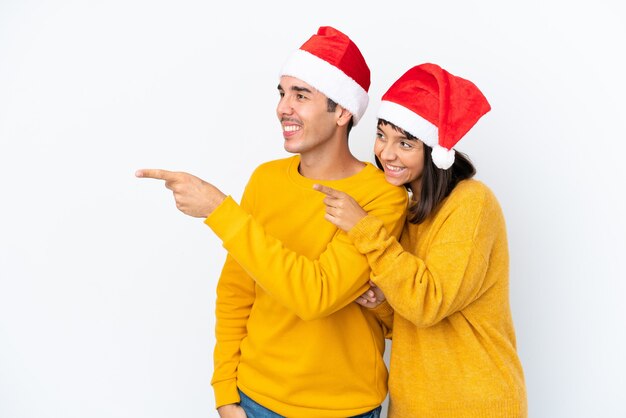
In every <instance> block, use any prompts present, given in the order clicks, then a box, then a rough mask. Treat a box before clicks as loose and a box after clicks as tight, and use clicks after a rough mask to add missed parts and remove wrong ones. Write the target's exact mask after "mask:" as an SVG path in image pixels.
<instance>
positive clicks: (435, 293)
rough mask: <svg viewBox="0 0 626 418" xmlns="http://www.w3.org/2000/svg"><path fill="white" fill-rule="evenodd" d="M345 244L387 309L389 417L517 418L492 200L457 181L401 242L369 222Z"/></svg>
mask: <svg viewBox="0 0 626 418" xmlns="http://www.w3.org/2000/svg"><path fill="white" fill-rule="evenodd" d="M349 236H350V237H351V239H353V242H354V243H355V245H356V247H357V248H358V249H359V251H361V252H362V253H363V254H366V255H367V258H368V261H369V263H370V265H371V266H372V279H373V281H374V282H375V283H376V284H377V285H378V286H379V287H380V288H381V290H383V292H384V293H385V295H386V296H387V301H388V303H389V305H391V306H392V307H393V310H394V311H395V315H394V317H393V344H392V348H391V367H390V376H389V394H390V408H389V417H390V418H413V417H419V418H435V417H437V418H443V417H445V418H465V417H468V418H469V417H482V418H487V417H489V418H495V417H498V418H507V417H526V416H527V403H526V390H525V384H524V375H523V371H522V366H521V364H520V361H519V358H518V356H517V353H516V342H515V332H514V328H513V321H512V319H511V313H510V307H509V272H508V267H509V256H508V248H507V238H506V227H505V222H504V218H503V215H502V211H501V209H500V206H499V204H498V202H497V200H496V198H495V196H494V195H493V194H492V192H491V191H490V190H489V189H488V188H487V187H486V186H485V185H484V184H482V183H480V182H478V181H476V180H465V181H462V182H461V183H459V184H458V185H457V186H456V188H455V189H454V190H453V192H452V193H451V195H450V196H449V197H448V198H447V199H446V200H445V201H444V202H442V204H441V205H440V207H439V208H438V209H437V211H436V212H435V213H433V214H431V216H430V217H429V218H427V219H426V221H425V222H423V223H422V224H419V225H414V224H411V223H408V222H407V224H406V225H405V228H404V231H403V233H402V238H401V243H398V241H397V240H396V238H395V237H393V236H390V235H389V234H388V233H387V232H386V230H385V226H384V224H383V223H381V222H380V221H379V220H377V219H376V217H374V216H367V217H366V218H364V219H363V220H362V221H361V222H360V223H359V224H357V225H356V226H355V227H354V228H353V229H352V230H350V232H349ZM389 305H386V304H383V305H381V306H380V307H379V308H377V310H378V313H379V314H380V315H382V316H385V315H387V314H388V313H389V311H388V310H390V308H389Z"/></svg>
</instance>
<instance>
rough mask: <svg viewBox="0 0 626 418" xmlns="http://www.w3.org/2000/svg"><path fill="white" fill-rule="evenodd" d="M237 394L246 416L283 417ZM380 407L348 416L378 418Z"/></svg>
mask: <svg viewBox="0 0 626 418" xmlns="http://www.w3.org/2000/svg"><path fill="white" fill-rule="evenodd" d="M239 396H240V397H241V402H240V403H239V405H240V406H241V407H242V408H243V410H244V411H246V415H247V416H248V418H285V417H283V416H282V415H278V414H277V413H276V412H272V411H270V410H269V409H267V408H265V407H263V406H261V405H259V404H258V403H256V402H254V401H253V400H252V399H250V398H249V397H248V396H246V394H245V393H243V392H242V391H239ZM381 409H382V407H380V406H379V407H378V408H376V409H374V410H372V411H369V412H366V413H364V414H361V415H356V416H354V417H349V418H379V417H380V411H381Z"/></svg>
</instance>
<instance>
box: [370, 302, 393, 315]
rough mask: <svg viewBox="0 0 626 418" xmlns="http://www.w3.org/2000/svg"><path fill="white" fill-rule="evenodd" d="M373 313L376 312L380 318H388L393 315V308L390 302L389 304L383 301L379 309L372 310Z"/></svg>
mask: <svg viewBox="0 0 626 418" xmlns="http://www.w3.org/2000/svg"><path fill="white" fill-rule="evenodd" d="M371 311H372V312H374V313H375V314H376V315H378V316H379V317H386V316H389V315H391V314H393V308H392V307H391V305H390V304H389V302H387V301H386V300H385V301H383V302H382V303H381V304H380V305H378V306H377V307H375V308H372V309H371Z"/></svg>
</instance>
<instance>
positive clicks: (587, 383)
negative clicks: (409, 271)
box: [0, 0, 626, 418]
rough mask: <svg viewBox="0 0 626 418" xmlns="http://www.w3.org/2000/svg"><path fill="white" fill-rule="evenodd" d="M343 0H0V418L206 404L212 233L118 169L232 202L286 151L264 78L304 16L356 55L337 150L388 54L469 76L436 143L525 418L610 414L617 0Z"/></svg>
mask: <svg viewBox="0 0 626 418" xmlns="http://www.w3.org/2000/svg"><path fill="white" fill-rule="evenodd" d="M365 3H366V2H362V1H358V2H357V1H344V2H328V1H308V2H284V3H281V2H276V1H258V2H249V4H246V3H242V2H236V1H232V2H209V1H200V0H197V1H193V0H178V1H147V0H123V1H122V0H110V1H107V2H96V1H78V0H76V1H71V0H58V1H54V2H53V1H30V0H21V1H17V0H0V188H1V197H0V199H1V204H0V417H3V418H24V417H28V418H35V417H36V418H43V417H46V418H47V417H55V418H56V417H58V418H74V417H76V418H79V417H80V418H84V417H89V418H100V417H116V418H117V417H133V418H135V417H151V418H159V417H164V418H165V417H168V418H170V417H208V416H215V412H214V411H213V408H214V403H213V394H212V390H211V388H210V384H209V382H210V378H211V374H212V349H213V344H214V336H213V325H214V312H213V311H214V301H215V292H214V291H215V285H216V281H217V277H218V273H219V270H220V268H221V264H222V262H223V260H224V256H225V254H224V250H223V249H222V247H221V246H220V242H219V241H218V240H217V239H216V238H215V237H214V236H213V235H212V232H211V231H210V230H209V229H208V228H207V227H206V226H204V225H203V223H202V220H199V219H193V218H188V217H186V216H184V215H182V214H181V213H180V212H178V211H177V210H176V208H175V206H174V204H173V200H172V197H171V195H170V193H169V191H167V190H166V189H164V188H163V186H162V184H161V183H160V182H157V181H152V180H145V179H144V180H140V179H136V178H135V177H134V171H135V170H136V169H138V168H144V167H159V168H165V169H171V170H184V171H189V172H192V173H194V174H197V175H199V176H201V177H203V178H205V179H207V180H210V181H212V182H214V183H215V184H216V185H218V186H219V187H220V188H222V190H224V191H226V192H228V193H230V194H232V195H233V196H234V197H235V198H236V199H239V198H240V196H241V192H242V190H243V187H244V185H245V183H246V181H247V179H248V177H249V175H250V173H251V172H252V170H253V169H254V168H255V167H256V166H257V165H258V164H259V163H260V162H263V161H266V160H270V159H274V158H278V157H283V156H285V155H286V153H285V152H284V151H283V149H282V137H281V134H280V130H279V125H278V123H277V121H276V117H275V114H274V109H275V105H276V103H277V98H278V95H277V93H276V84H277V82H278V78H277V73H278V71H279V68H280V66H281V64H282V63H283V61H284V59H285V58H286V56H287V55H288V53H289V52H291V51H292V50H293V49H296V48H297V47H299V46H300V45H301V44H302V43H303V42H304V41H305V40H306V39H308V37H309V36H311V35H312V34H313V33H314V32H315V31H316V30H317V27H318V26H320V25H333V26H336V27H337V28H339V29H341V30H343V31H344V32H346V33H348V34H349V35H350V36H351V37H352V38H353V39H354V40H355V41H356V42H357V44H358V45H359V47H360V48H361V50H362V52H363V54H364V55H365V57H366V59H367V60H368V62H369V64H370V67H371V69H372V74H373V78H372V87H371V89H370V92H371V97H372V100H371V105H370V107H369V109H368V111H367V113H366V115H365V117H364V119H363V120H362V122H361V124H360V125H359V126H358V127H357V128H356V129H355V130H354V131H353V133H352V135H351V147H352V149H353V150H354V153H355V154H356V155H357V156H359V157H360V158H361V159H364V160H371V157H372V154H371V148H372V144H373V137H374V124H375V115H376V109H377V107H378V100H379V98H380V96H381V95H382V93H383V92H384V91H385V89H386V87H388V86H389V85H390V83H391V82H392V81H394V80H395V79H396V78H397V77H398V76H400V75H401V74H402V73H403V72H404V71H405V70H407V69H408V68H409V67H411V66H413V65H415V64H418V63H421V62H426V61H430V62H435V63H438V64H441V65H442V66H443V67H445V68H447V69H449V70H450V71H451V72H453V73H456V74H458V75H462V76H464V77H466V78H469V79H470V80H472V81H474V82H475V83H476V84H477V85H478V86H479V87H480V88H481V89H482V90H483V91H484V93H485V95H486V96H487V97H488V98H489V100H490V102H491V104H492V107H493V110H492V112H490V113H489V114H488V115H487V116H485V118H483V119H482V120H481V121H480V122H479V124H478V125H476V127H475V129H474V130H473V131H472V132H471V133H470V134H469V135H468V136H467V137H466V138H465V139H464V141H463V142H462V143H461V144H459V147H458V148H459V149H460V150H462V151H465V152H467V153H468V154H469V155H470V156H471V157H472V159H473V160H474V162H475V163H476V165H477V167H478V171H479V174H478V178H480V179H481V180H483V181H485V182H486V183H487V184H489V185H490V186H491V187H492V188H493V190H494V191H495V192H496V194H497V196H498V197H499V199H500V202H501V204H502V206H503V209H504V211H505V216H506V218H507V223H508V230H509V242H510V251H511V303H512V309H513V316H514V321H515V325H516V330H517V337H518V348H519V353H520V356H521V359H522V362H523V366H524V371H525V376H526V383H527V387H528V397H529V404H530V416H531V417H533V418H540V417H549V418H557V417H562V418H572V417H624V416H626V411H625V410H626V407H624V403H623V399H624V392H625V391H626V378H625V376H626V361H625V359H626V355H625V354H624V353H625V352H626V343H625V337H626V325H625V322H626V321H625V318H626V304H625V303H624V300H625V299H624V293H625V290H626V286H625V285H624V279H625V276H626V275H625V273H624V268H623V264H624V263H623V260H624V257H625V254H626V244H625V241H626V240H625V238H624V235H625V232H626V225H625V221H624V217H623V213H624V212H626V207H625V206H626V205H625V204H624V199H623V190H624V180H625V179H624V174H623V173H624V169H623V167H622V166H621V164H622V161H623V153H624V145H623V144H624V139H625V135H624V119H625V115H626V106H625V101H624V95H625V94H626V85H625V81H624V79H625V78H624V74H626V64H625V62H624V57H625V53H624V51H625V49H624V39H626V26H625V25H624V22H625V21H626V13H625V12H624V11H623V10H624V7H623V5H621V4H620V2H619V1H617V0H615V1H609V0H599V1H595V2H576V1H574V2H572V1H565V0H563V1H546V0H543V1H533V0H529V1H524V2H517V3H513V2H501V1H495V0H493V1H485V2H471V1H458V2H436V1H431V2H419V1H412V2H394V1H385V2H377V3H376V4H375V5H366V4H365ZM592 4H593V5H592ZM409 5H410V6H409ZM286 210H288V208H286Z"/></svg>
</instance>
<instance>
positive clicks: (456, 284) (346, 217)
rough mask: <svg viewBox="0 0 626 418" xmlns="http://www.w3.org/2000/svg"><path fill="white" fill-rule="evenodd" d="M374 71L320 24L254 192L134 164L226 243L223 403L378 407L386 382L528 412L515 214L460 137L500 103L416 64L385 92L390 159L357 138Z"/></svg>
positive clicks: (337, 412)
mask: <svg viewBox="0 0 626 418" xmlns="http://www.w3.org/2000/svg"><path fill="white" fill-rule="evenodd" d="M369 85H370V72H369V68H368V66H367V64H366V62H365V60H364V58H363V56H362V54H361V52H360V51H359V49H358V48H357V46H356V45H355V44H354V42H353V41H352V40H350V39H349V38H348V37H347V36H346V35H345V34H343V33H341V32H340V31H338V30H336V29H334V28H331V27H321V28H319V30H318V32H317V34H315V35H313V36H312V37H311V38H310V39H309V40H308V41H306V42H305V43H304V44H303V45H302V46H301V47H300V49H298V50H297V51H295V52H294V53H293V54H292V55H291V56H290V57H289V59H288V60H287V63H286V64H285V66H284V67H283V69H282V72H281V77H280V81H279V84H278V93H279V96H280V99H279V101H278V106H277V108H276V113H277V117H278V120H279V121H280V123H281V125H282V128H283V137H284V148H285V150H287V151H288V152H290V153H293V154H295V155H294V156H292V157H289V158H286V159H281V160H277V161H271V162H268V163H265V164H262V165H261V166H259V167H258V168H257V169H256V170H255V171H254V173H253V174H252V176H251V178H250V180H249V182H248V184H247V186H246V189H245V192H244V194H243V197H242V199H241V203H240V204H237V203H236V202H235V201H234V200H233V199H232V198H231V197H229V196H226V195H225V194H223V193H222V192H221V191H220V190H219V189H217V188H216V187H214V186H213V185H212V184H210V183H207V182H205V181H203V180H201V179H199V178H197V177H195V176H192V175H190V174H187V173H181V172H169V171H165V170H153V169H149V170H148V169H147V170H139V171H138V172H137V174H136V175H137V176H138V177H147V178H156V179H161V180H165V185H166V187H167V188H169V189H171V190H172V191H173V193H174V198H175V200H176V205H177V207H178V208H179V209H180V210H181V211H182V212H184V213H186V214H187V215H190V216H195V217H200V218H205V223H206V224H207V225H208V226H209V227H210V228H211V229H212V230H213V231H214V232H215V233H216V234H217V236H219V237H220V239H221V240H222V241H223V246H224V248H225V249H226V250H227V251H228V255H227V258H226V262H225V264H224V267H223V270H222V274H221V276H220V279H219V282H218V285H217V303H216V340H217V342H216V346H215V352H214V365H215V369H214V376H213V380H212V384H213V388H214V391H215V399H216V406H217V408H218V412H219V414H220V416H221V417H222V418H226V417H248V418H259V417H302V418H306V417H309V418H324V417H333V418H346V417H378V416H379V415H380V410H381V407H380V405H381V403H382V402H383V400H384V399H385V396H386V394H387V390H388V388H389V393H390V407H389V417H391V418H413V417H420V418H421V417H454V418H459V417H525V416H527V405H526V392H525V385H524V377H523V371H522V366H521V364H520V361H519V358H518V356H517V353H516V342H515V333H514V328H513V322H512V319H511V313H510V308H509V299H508V289H509V281H508V280H509V279H508V248H507V239H506V228H505V223H504V218H503V215H502V211H501V209H500V206H499V205H498V202H497V200H496V198H495V196H494V195H493V193H492V192H491V191H490V190H489V189H488V188H487V187H486V186H485V185H484V184H483V183H481V182H479V181H477V180H473V179H472V176H473V175H474V172H475V170H474V167H473V165H472V163H471V162H470V161H469V159H467V158H466V157H465V156H464V155H463V154H461V153H459V152H456V153H455V151H454V149H453V148H454V146H455V145H456V143H457V142H458V141H459V140H460V139H461V138H462V137H463V136H464V135H465V134H466V133H467V132H468V131H469V130H470V129H471V128H472V126H473V125H474V124H475V123H476V122H477V121H478V120H479V118H480V117H481V116H482V115H484V114H485V113H486V112H488V111H489V109H490V106H489V104H488V102H487V100H486V99H485V97H484V96H483V95H482V93H481V92H480V91H479V90H478V88H477V87H476V86H475V85H474V84H473V83H471V82H470V81H468V80H465V79H463V78H460V77H457V76H455V75H452V74H450V73H449V72H447V71H446V70H444V69H442V68H441V67H439V66H437V65H434V64H421V65H418V66H416V67H413V68H411V69H409V70H408V71H407V72H406V73H405V74H404V75H402V76H401V77H400V78H399V79H398V80H397V81H396V82H395V83H394V84H393V85H392V86H391V87H390V88H389V90H388V91H387V92H386V93H385V95H384V96H383V97H382V103H381V104H380V107H379V109H378V117H379V119H378V128H377V133H376V142H375V146H374V153H375V155H376V164H377V165H378V167H379V168H377V167H375V166H374V165H373V164H370V163H367V162H361V161H359V160H358V159H357V158H355V157H354V156H353V155H352V154H351V153H350V150H349V146H348V135H349V133H350V129H351V128H352V126H353V125H355V124H357V123H358V122H359V119H360V118H361V117H362V116H363V114H364V112H365V109H366V107H367V104H368V95H367V91H368V89H369ZM407 191H408V193H407ZM385 337H388V338H393V346H392V350H391V366H390V371H389V375H388V372H387V368H386V366H385V363H384V361H383V351H384V338H385Z"/></svg>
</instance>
